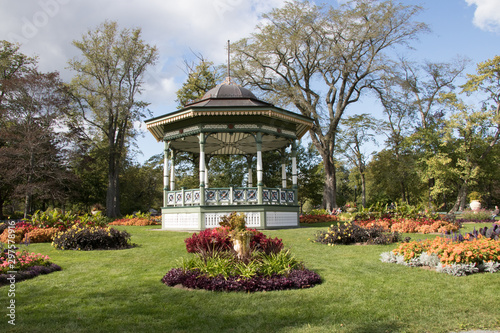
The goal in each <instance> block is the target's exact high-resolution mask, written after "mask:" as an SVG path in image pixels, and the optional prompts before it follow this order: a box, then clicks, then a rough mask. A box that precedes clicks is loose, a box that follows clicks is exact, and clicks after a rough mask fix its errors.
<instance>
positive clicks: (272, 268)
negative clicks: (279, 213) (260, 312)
mask: <svg viewBox="0 0 500 333" xmlns="http://www.w3.org/2000/svg"><path fill="white" fill-rule="evenodd" d="M221 225H222V227H219V228H214V229H207V230H204V231H202V232H200V233H199V234H196V233H195V234H193V235H192V236H191V237H189V238H187V239H186V240H185V243H186V249H187V251H188V253H193V255H192V256H191V257H190V258H189V259H184V260H183V261H182V267H179V268H174V269H171V270H170V271H169V272H168V273H167V274H166V275H165V276H164V277H163V278H162V282H163V283H164V284H166V285H168V286H172V287H173V286H182V287H184V288H189V289H205V290H211V291H246V292H254V291H271V290H284V289H297V288H310V287H313V286H314V285H316V284H319V283H321V278H320V276H319V275H318V274H317V273H315V272H313V271H310V270H308V269H306V268H305V266H304V264H303V263H302V262H301V261H300V260H297V259H296V258H295V257H294V256H293V255H292V254H291V253H290V251H289V250H284V249H283V242H282V241H281V239H278V238H274V239H272V238H268V237H267V236H266V235H264V234H263V233H262V232H260V231H257V230H255V229H247V228H245V217H244V215H243V214H240V215H237V214H236V213H232V214H231V215H229V217H227V218H225V219H223V222H222V223H221Z"/></svg>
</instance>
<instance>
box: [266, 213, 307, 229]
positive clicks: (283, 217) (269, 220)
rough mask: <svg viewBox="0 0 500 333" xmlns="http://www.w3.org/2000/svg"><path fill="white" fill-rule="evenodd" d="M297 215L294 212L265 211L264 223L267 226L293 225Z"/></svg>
mask: <svg viewBox="0 0 500 333" xmlns="http://www.w3.org/2000/svg"><path fill="white" fill-rule="evenodd" d="M298 217H299V216H298V213H296V212H266V225H267V226H268V227H292V226H293V227H295V226H297V219H298Z"/></svg>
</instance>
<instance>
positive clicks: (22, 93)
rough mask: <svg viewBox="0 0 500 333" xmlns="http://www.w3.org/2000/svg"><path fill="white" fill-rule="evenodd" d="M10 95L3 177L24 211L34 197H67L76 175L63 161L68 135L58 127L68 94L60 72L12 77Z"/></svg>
mask: <svg viewBox="0 0 500 333" xmlns="http://www.w3.org/2000/svg"><path fill="white" fill-rule="evenodd" d="M11 80H12V82H10V87H9V90H10V91H9V94H8V95H7V96H6V97H5V100H4V102H5V103H4V106H5V114H4V115H3V124H4V125H5V126H4V127H3V129H2V133H1V136H2V138H3V140H4V144H3V145H2V147H0V155H2V158H1V159H0V166H1V167H3V168H2V169H3V170H4V171H3V179H4V180H7V181H8V182H10V184H12V185H13V186H14V191H13V193H12V194H13V195H14V196H17V197H21V198H23V199H24V216H25V217H26V216H27V214H29V213H31V212H33V199H34V198H37V199H38V200H50V201H52V202H54V201H59V202H61V201H62V202H64V200H65V199H66V198H67V194H68V185H69V184H70V183H71V180H73V178H72V176H71V175H70V172H69V170H68V169H67V168H66V164H65V162H64V161H63V153H64V152H63V146H64V140H63V134H61V133H57V132H56V130H57V129H58V128H59V127H60V126H61V123H60V119H61V117H62V115H63V111H64V109H66V108H68V106H69V103H70V101H69V99H68V98H67V95H66V94H65V93H64V91H63V89H62V87H63V84H62V82H61V81H60V80H59V75H58V73H47V74H42V73H39V72H37V71H36V70H32V71H31V72H28V73H26V74H24V75H22V76H20V77H17V78H15V79H11Z"/></svg>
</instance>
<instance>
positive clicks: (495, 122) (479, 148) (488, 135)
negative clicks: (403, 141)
mask: <svg viewBox="0 0 500 333" xmlns="http://www.w3.org/2000/svg"><path fill="white" fill-rule="evenodd" d="M476 71H477V73H476V74H468V75H467V78H468V80H467V82H466V83H465V84H464V85H463V86H462V89H463V90H462V92H463V93H466V94H468V95H470V94H473V93H476V94H477V93H480V94H481V95H480V96H481V97H484V100H483V103H482V108H481V110H477V109H476V108H474V107H470V106H468V105H466V104H465V102H463V101H462V100H461V99H459V98H457V97H456V96H455V95H454V94H447V95H445V96H444V97H443V98H444V99H445V100H446V101H447V102H448V104H449V105H450V107H452V108H454V109H456V110H458V112H459V113H457V114H456V115H454V116H453V117H452V118H451V119H450V122H449V128H450V130H449V132H448V137H451V136H452V135H453V134H455V133H458V136H459V137H458V138H457V139H458V140H457V141H455V142H454V149H453V151H454V153H456V154H459V157H458V160H457V172H458V173H459V176H460V179H461V184H460V189H459V191H458V195H457V199H456V202H455V205H454V206H453V208H452V210H451V211H457V210H459V209H460V210H462V209H463V208H464V206H465V199H466V197H467V192H468V188H469V186H470V185H473V184H474V183H475V181H476V180H477V178H478V173H479V170H480V164H481V162H483V161H484V160H485V159H486V157H487V156H488V155H489V154H490V153H491V151H492V150H493V148H494V147H495V145H497V144H498V142H499V138H500V56H495V57H494V58H493V59H489V60H487V61H485V62H482V63H479V64H478V65H477V70H476ZM453 129H454V130H455V131H453Z"/></svg>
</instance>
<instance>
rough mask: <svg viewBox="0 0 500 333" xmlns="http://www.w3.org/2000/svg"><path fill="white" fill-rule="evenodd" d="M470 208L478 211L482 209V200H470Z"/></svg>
mask: <svg viewBox="0 0 500 333" xmlns="http://www.w3.org/2000/svg"><path fill="white" fill-rule="evenodd" d="M470 209H472V210H473V211H474V212H477V211H478V210H480V209H481V201H479V200H472V201H471V202H470Z"/></svg>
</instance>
